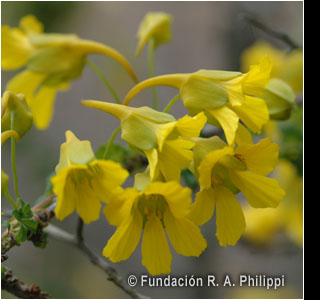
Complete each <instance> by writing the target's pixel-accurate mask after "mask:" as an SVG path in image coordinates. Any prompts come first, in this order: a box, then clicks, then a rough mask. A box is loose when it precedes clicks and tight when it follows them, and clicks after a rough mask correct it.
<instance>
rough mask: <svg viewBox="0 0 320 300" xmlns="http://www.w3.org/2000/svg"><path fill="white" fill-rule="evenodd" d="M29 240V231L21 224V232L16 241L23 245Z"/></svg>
mask: <svg viewBox="0 0 320 300" xmlns="http://www.w3.org/2000/svg"><path fill="white" fill-rule="evenodd" d="M27 239H28V230H27V228H26V227H25V226H24V225H23V224H21V225H20V230H19V232H18V234H17V236H16V241H17V242H18V243H19V244H21V243H23V242H24V241H26V240H27Z"/></svg>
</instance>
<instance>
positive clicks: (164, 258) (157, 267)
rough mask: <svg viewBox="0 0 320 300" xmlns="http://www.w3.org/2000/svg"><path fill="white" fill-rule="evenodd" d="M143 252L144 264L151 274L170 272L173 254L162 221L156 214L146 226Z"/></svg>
mask: <svg viewBox="0 0 320 300" xmlns="http://www.w3.org/2000/svg"><path fill="white" fill-rule="evenodd" d="M141 253H142V265H144V266H145V267H146V268H147V270H148V272H149V273H150V274H151V275H153V276H154V275H159V274H169V273H170V271H171V261H172V255H171V252H170V248H169V245H168V241H167V237H166V234H165V232H164V229H163V226H162V223H161V221H160V220H159V219H158V217H156V216H155V215H152V216H151V218H150V219H149V220H148V221H147V223H146V226H145V228H144V233H143V238H142V246H141Z"/></svg>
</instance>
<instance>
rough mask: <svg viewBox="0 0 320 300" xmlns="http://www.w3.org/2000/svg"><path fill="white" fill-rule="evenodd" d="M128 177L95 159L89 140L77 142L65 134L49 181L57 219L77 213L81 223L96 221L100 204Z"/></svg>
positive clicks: (102, 161)
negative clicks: (64, 140) (54, 197)
mask: <svg viewBox="0 0 320 300" xmlns="http://www.w3.org/2000/svg"><path fill="white" fill-rule="evenodd" d="M128 175H129V174H128V172H127V171H126V170H124V169H123V168H122V167H121V165H120V164H118V163H115V162H113V161H109V160H98V159H96V158H95V156H94V153H93V151H92V148H91V144H90V142H89V141H80V140H79V139H77V138H76V136H75V135H74V134H73V133H72V132H71V131H67V132H66V142H65V143H63V144H62V145H61V151H60V160H59V163H58V165H57V166H56V175H55V176H54V177H52V178H51V183H52V186H53V192H54V193H55V194H56V195H57V206H56V208H55V215H56V217H57V219H59V220H63V219H64V218H66V217H67V216H68V215H70V214H71V213H73V212H74V211H75V210H77V213H78V214H79V216H80V217H81V218H82V220H83V221H84V222H85V223H90V222H92V221H95V220H97V219H98V218H99V216H100V210H101V201H102V202H105V203H108V202H109V201H110V199H111V198H112V197H114V195H115V194H117V193H118V192H121V189H122V188H121V187H120V186H121V184H123V182H124V181H125V180H126V178H127V177H128Z"/></svg>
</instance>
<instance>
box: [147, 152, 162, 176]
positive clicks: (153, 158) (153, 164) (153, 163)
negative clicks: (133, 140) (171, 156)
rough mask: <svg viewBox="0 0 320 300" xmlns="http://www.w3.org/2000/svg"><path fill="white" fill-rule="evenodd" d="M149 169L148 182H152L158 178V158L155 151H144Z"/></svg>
mask: <svg viewBox="0 0 320 300" xmlns="http://www.w3.org/2000/svg"><path fill="white" fill-rule="evenodd" d="M144 153H145V154H146V156H147V159H148V162H149V168H150V180H151V181H153V180H155V179H157V177H158V176H159V158H158V151H157V149H155V148H153V149H151V150H145V151H144Z"/></svg>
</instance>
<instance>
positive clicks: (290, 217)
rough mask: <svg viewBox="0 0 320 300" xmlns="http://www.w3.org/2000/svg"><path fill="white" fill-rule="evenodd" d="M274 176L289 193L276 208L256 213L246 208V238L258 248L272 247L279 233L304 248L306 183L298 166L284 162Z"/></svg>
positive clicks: (250, 208)
mask: <svg viewBox="0 0 320 300" xmlns="http://www.w3.org/2000/svg"><path fill="white" fill-rule="evenodd" d="M275 176H276V178H278V180H279V181H280V183H281V185H282V186H283V188H284V189H285V191H286V196H285V197H284V199H283V201H281V203H280V205H279V207H278V208H277V209H263V210H258V211H257V210H253V209H252V207H249V206H245V207H244V214H245V216H246V220H247V228H246V231H245V234H244V237H245V238H246V239H248V240H249V241H251V242H253V243H254V244H257V245H266V244H269V243H270V242H271V241H272V240H273V239H274V238H275V236H276V234H277V233H279V232H285V233H286V234H287V236H288V237H289V238H290V239H292V240H293V242H295V243H296V244H297V245H298V246H300V247H302V246H303V180H302V178H301V177H299V176H298V174H297V171H296V169H295V167H294V166H293V165H292V164H291V163H290V162H289V161H286V160H281V161H280V163H279V165H278V166H277V168H276V170H275Z"/></svg>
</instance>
